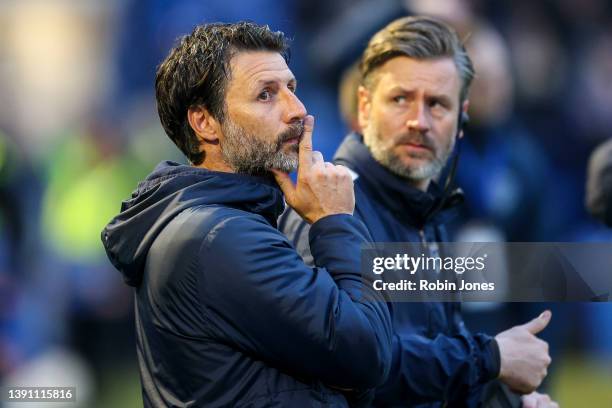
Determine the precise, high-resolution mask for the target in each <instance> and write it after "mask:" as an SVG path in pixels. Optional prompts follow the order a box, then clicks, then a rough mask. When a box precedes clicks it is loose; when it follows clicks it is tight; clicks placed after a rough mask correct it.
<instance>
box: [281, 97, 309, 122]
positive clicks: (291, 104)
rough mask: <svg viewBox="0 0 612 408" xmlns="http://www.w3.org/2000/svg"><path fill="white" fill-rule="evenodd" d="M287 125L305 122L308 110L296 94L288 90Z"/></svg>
mask: <svg viewBox="0 0 612 408" xmlns="http://www.w3.org/2000/svg"><path fill="white" fill-rule="evenodd" d="M285 94H286V96H285V117H284V120H285V123H294V122H299V121H302V120H304V118H305V117H306V108H305V107H304V104H303V103H302V101H300V99H299V98H298V97H297V95H296V94H294V93H293V92H291V91H289V90H287V92H286V93H285Z"/></svg>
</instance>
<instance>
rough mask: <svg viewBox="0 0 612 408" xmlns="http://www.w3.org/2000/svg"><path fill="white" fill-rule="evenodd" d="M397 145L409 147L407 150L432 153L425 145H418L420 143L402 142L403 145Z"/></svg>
mask: <svg viewBox="0 0 612 408" xmlns="http://www.w3.org/2000/svg"><path fill="white" fill-rule="evenodd" d="M399 145H401V146H406V147H409V148H411V149H415V150H426V151H432V149H431V147H429V146H427V145H424V144H420V143H413V142H403V143H399Z"/></svg>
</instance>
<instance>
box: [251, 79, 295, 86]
mask: <svg viewBox="0 0 612 408" xmlns="http://www.w3.org/2000/svg"><path fill="white" fill-rule="evenodd" d="M279 82H281V83H282V82H284V81H283V80H281V79H258V80H257V81H255V85H256V86H261V85H276V84H277V83H279ZM287 83H288V84H294V85H296V86H297V79H295V77H291V78H290V79H289V80H288V81H287Z"/></svg>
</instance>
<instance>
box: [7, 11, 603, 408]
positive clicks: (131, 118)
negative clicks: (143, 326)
mask: <svg viewBox="0 0 612 408" xmlns="http://www.w3.org/2000/svg"><path fill="white" fill-rule="evenodd" d="M406 14H431V15H435V16H438V17H441V18H443V19H445V20H446V21H448V22H450V23H451V24H452V25H453V26H454V27H455V28H456V29H457V30H458V31H459V33H460V34H461V36H462V38H465V39H466V44H467V47H468V50H469V52H470V54H471V56H472V58H473V60H474V63H475V67H476V71H477V77H476V80H475V83H474V85H473V88H472V92H471V97H470V100H471V105H470V116H471V121H470V123H469V125H468V126H467V129H466V138H464V140H463V142H462V146H461V159H460V164H459V169H458V175H457V182H458V185H459V186H461V187H462V188H463V189H464V191H465V193H466V196H467V201H466V205H465V207H464V209H463V212H462V215H461V219H460V220H459V221H458V222H457V224H456V225H455V228H454V229H455V233H456V238H457V239H464V240H473V241H478V240H507V241H571V242H573V241H612V232H611V231H610V230H608V229H606V228H605V227H603V226H600V225H599V224H597V223H596V222H595V221H593V220H591V218H590V217H589V216H588V214H587V213H586V211H585V210H584V189H585V172H586V167H587V160H588V157H589V154H590V153H591V151H592V150H593V149H594V148H595V147H596V146H597V145H598V144H600V143H602V142H603V141H605V140H607V139H609V138H610V137H612V4H611V3H610V2H609V1H607V0H543V1H531V0H513V1H510V0H501V1H485V0H405V1H399V0H336V1H329V0H308V1H306V0H283V1H281V0H250V1H248V2H246V1H236V0H207V1H201V0H177V1H166V0H110V1H104V2H101V1H94V0H81V1H74V0H73V1H70V0H44V1H43V0H40V1H37V0H19V1H18V0H0V383H21V384H25V383H29V384H30V383H31V384H32V385H52V384H50V383H53V384H56V385H76V386H77V392H78V395H79V397H80V398H79V400H80V401H81V404H82V406H94V405H96V404H97V406H131V405H132V404H138V403H139V401H140V395H139V394H140V389H139V383H138V374H137V369H136V359H135V355H136V353H135V341H134V333H133V320H132V315H133V308H132V299H131V292H130V290H129V289H128V287H127V286H125V285H124V284H123V283H122V281H121V278H120V275H119V273H117V272H116V271H115V270H114V269H113V267H112V265H111V264H110V263H109V262H108V260H107V259H106V256H105V254H104V252H103V248H102V245H101V243H100V237H99V234H100V231H101V229H102V227H103V226H104V225H105V223H106V222H107V221H108V220H109V219H110V218H111V217H112V216H113V215H114V214H115V213H116V212H117V210H118V209H119V204H120V202H121V200H123V199H125V198H127V197H129V195H130V192H131V191H132V189H133V188H134V187H135V185H136V182H137V181H138V180H140V179H141V178H143V177H144V176H145V175H146V174H147V173H148V172H149V171H150V170H151V169H152V168H153V167H154V165H155V164H156V163H157V162H159V161H161V160H162V159H174V160H177V161H184V160H183V159H182V156H181V154H180V152H179V151H178V150H177V149H176V148H175V147H174V145H172V143H171V142H170V140H169V139H168V138H167V137H166V136H165V135H164V133H163V130H162V128H161V126H160V125H159V120H158V118H157V113H156V110H155V99H154V87H153V82H154V75H155V69H156V66H157V64H158V63H159V62H160V61H161V60H162V59H163V57H164V56H165V55H166V54H167V52H168V51H169V49H170V48H171V46H172V44H173V42H174V40H175V39H176V37H178V36H179V35H182V34H186V33H188V32H190V31H191V29H192V28H193V26H194V25H196V24H199V23H202V22H212V21H237V20H241V19H248V20H252V21H255V22H258V23H266V24H269V25H270V26H271V27H272V28H274V29H278V30H282V31H284V32H286V33H288V34H289V35H290V36H291V37H292V38H293V43H292V57H291V62H290V67H291V69H292V70H293V72H294V74H295V75H296V77H297V78H298V81H299V87H298V92H297V93H298V96H299V97H300V98H301V99H302V101H303V102H304V104H305V106H306V107H307V109H308V110H309V112H310V113H312V114H314V116H315V117H316V120H317V125H316V129H315V135H314V137H315V147H316V148H317V149H319V150H321V151H322V152H323V153H324V155H325V156H326V157H328V158H331V156H332V155H333V152H334V150H335V148H336V147H337V145H338V143H339V142H340V140H341V139H342V137H343V136H344V135H345V133H346V132H347V130H348V129H349V128H350V126H351V118H352V115H353V113H354V109H355V107H354V105H353V104H352V103H353V101H354V94H353V91H354V86H351V76H350V72H351V71H350V68H349V67H350V66H351V65H352V64H353V63H354V62H355V61H356V60H357V58H358V57H359V54H360V51H361V50H362V49H363V47H364V46H365V44H366V42H367V39H368V38H369V36H371V35H372V34H373V33H374V32H375V31H377V30H378V29H379V28H381V27H382V26H384V25H385V24H386V23H388V22H389V21H391V20H392V19H393V18H396V17H399V16H402V15H406ZM342 80H343V81H342ZM341 83H342V84H343V85H342V86H340V84H341ZM339 89H341V90H342V92H339ZM339 95H340V96H341V97H339ZM339 101H340V102H341V104H342V110H340V109H339V107H338V106H339ZM545 306H546V307H551V308H552V310H553V323H552V324H551V328H550V329H549V330H548V331H547V332H545V334H544V336H543V337H544V339H546V340H548V341H549V342H550V343H551V346H552V347H553V367H554V369H553V371H552V373H551V376H550V377H551V378H550V380H549V382H548V384H547V386H548V392H550V393H551V395H553V397H554V398H555V399H556V400H558V401H559V402H560V405H561V406H564V405H565V406H570V407H573V406H603V405H598V403H597V402H595V401H610V403H611V405H608V406H612V392H611V391H610V389H611V387H610V386H611V385H612V303H606V304H556V305H534V304H509V305H508V304H507V305H489V304H486V305H482V304H473V305H466V309H467V313H468V322H469V323H470V325H471V326H472V328H473V329H474V330H487V331H489V332H491V333H493V332H494V331H495V330H498V329H501V328H503V327H507V326H509V325H510V324H517V323H521V322H522V320H527V319H529V318H531V317H533V316H535V315H537V313H539V311H541V309H543V307H545ZM589 398H591V399H589ZM593 398H594V399H593ZM598 398H599V399H598ZM588 401H594V404H591V403H588ZM575 404H578V405H575Z"/></svg>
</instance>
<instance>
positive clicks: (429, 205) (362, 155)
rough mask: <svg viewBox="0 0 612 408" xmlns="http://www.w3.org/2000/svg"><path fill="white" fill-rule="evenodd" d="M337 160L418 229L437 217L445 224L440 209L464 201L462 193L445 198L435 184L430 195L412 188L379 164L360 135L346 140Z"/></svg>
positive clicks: (454, 193)
mask: <svg viewBox="0 0 612 408" xmlns="http://www.w3.org/2000/svg"><path fill="white" fill-rule="evenodd" d="M334 161H335V162H336V163H338V164H343V165H345V166H347V167H349V168H350V169H352V170H353V171H355V172H356V173H357V174H358V175H359V178H358V180H357V183H358V185H359V186H360V187H361V188H362V189H363V190H364V192H365V193H366V194H367V195H368V196H369V197H373V198H374V199H375V200H376V201H378V202H379V203H381V204H382V205H383V206H385V207H386V208H388V209H389V210H390V211H391V212H392V213H393V214H394V215H395V216H396V217H398V218H399V219H401V220H402V221H403V222H405V223H408V224H410V225H412V226H415V227H417V228H422V227H423V226H424V225H425V224H426V223H427V222H428V221H430V220H431V219H433V218H436V219H437V220H438V221H441V219H440V216H441V215H442V214H441V213H440V212H439V211H436V210H437V209H441V210H446V209H448V208H449V207H451V206H455V205H456V204H457V203H458V202H459V201H461V200H462V193H461V192H460V191H455V192H453V193H452V194H450V195H449V197H444V195H443V191H442V188H440V186H439V185H438V184H437V183H435V182H431V183H430V185H429V189H428V190H427V191H426V192H425V191H421V190H419V189H417V188H415V187H413V186H411V185H410V184H409V183H408V181H407V180H406V179H405V178H403V177H400V176H398V175H396V174H395V173H392V172H391V171H389V170H388V169H387V168H385V167H384V166H382V165H381V164H380V163H378V162H377V161H376V160H375V159H374V157H372V154H371V153H370V150H369V149H368V148H367V146H365V145H364V144H363V138H362V136H361V135H358V134H356V133H351V134H349V135H348V136H347V137H346V138H345V139H344V141H343V142H342V144H341V145H340V147H339V148H338V151H337V152H336V155H335V156H334ZM441 202H442V205H441V204H440V203H441Z"/></svg>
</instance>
